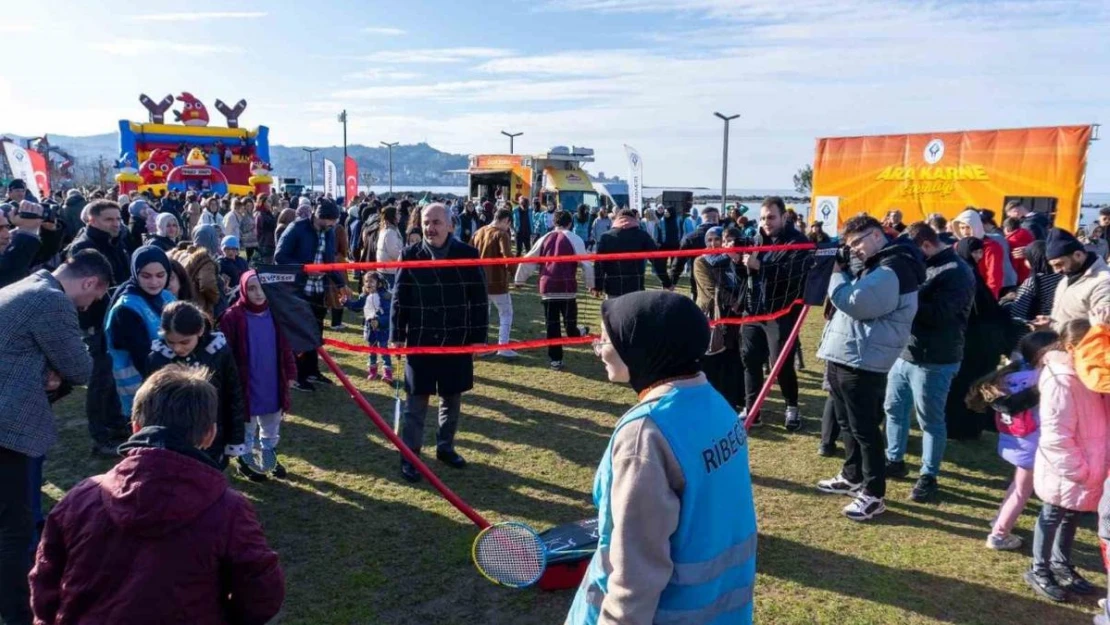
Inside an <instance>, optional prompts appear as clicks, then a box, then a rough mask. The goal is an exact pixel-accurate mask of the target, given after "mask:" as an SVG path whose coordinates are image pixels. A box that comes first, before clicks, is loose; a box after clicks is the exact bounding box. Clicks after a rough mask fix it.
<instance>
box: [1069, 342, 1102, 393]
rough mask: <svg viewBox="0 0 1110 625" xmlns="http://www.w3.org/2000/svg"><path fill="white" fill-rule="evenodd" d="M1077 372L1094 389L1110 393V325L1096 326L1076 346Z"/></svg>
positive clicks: (1084, 383) (1085, 383)
mask: <svg viewBox="0 0 1110 625" xmlns="http://www.w3.org/2000/svg"><path fill="white" fill-rule="evenodd" d="M1075 373H1076V375H1078V376H1079V379H1080V381H1082V382H1083V385H1084V386H1086V387H1087V388H1089V389H1091V390H1092V391H1096V392H1099V393H1110V326H1095V327H1093V328H1091V331H1090V332H1088V333H1087V336H1085V337H1083V340H1082V341H1080V342H1079V346H1078V347H1076V348H1075Z"/></svg>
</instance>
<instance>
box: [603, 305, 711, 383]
mask: <svg viewBox="0 0 1110 625" xmlns="http://www.w3.org/2000/svg"><path fill="white" fill-rule="evenodd" d="M601 323H602V324H604V326H605V333H606V334H608V335H609V340H610V341H611V342H612V344H613V348H614V349H616V350H617V354H618V355H619V356H620V357H621V360H623V361H624V363H625V364H626V365H628V373H629V383H630V384H631V385H632V388H633V390H635V391H636V392H637V393H639V392H641V391H643V390H644V389H646V388H648V387H650V386H651V385H653V384H655V383H657V382H660V381H662V380H666V379H670V378H677V377H682V376H690V375H695V374H697V373H698V372H700V371H701V364H700V362H699V359H700V358H701V357H702V356H703V355H704V354H705V350H706V349H707V348H708V347H709V322H708V321H706V319H705V315H704V314H702V312H701V310H699V309H698V306H697V304H695V303H694V300H692V299H690V298H688V297H685V296H683V295H678V294H676V293H671V292H668V291H639V292H636V293H629V294H627V295H622V296H620V297H618V298H615V299H610V300H606V301H605V302H603V303H602V304H601Z"/></svg>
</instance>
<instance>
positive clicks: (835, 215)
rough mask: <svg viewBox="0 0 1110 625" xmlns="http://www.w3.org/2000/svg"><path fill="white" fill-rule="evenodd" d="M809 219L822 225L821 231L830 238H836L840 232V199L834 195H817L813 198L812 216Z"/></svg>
mask: <svg viewBox="0 0 1110 625" xmlns="http://www.w3.org/2000/svg"><path fill="white" fill-rule="evenodd" d="M811 219H812V220H814V221H820V222H821V223H822V224H823V227H822V228H821V229H822V230H824V231H825V234H827V235H829V236H830V237H836V236H837V234H839V232H840V197H839V196H836V195H818V196H817V197H815V198H813V215H812V216H811Z"/></svg>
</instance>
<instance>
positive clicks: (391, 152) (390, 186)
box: [381, 141, 400, 195]
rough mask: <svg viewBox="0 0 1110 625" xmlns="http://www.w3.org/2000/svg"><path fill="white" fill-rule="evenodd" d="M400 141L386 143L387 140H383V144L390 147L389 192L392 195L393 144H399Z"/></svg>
mask: <svg viewBox="0 0 1110 625" xmlns="http://www.w3.org/2000/svg"><path fill="white" fill-rule="evenodd" d="M398 143H400V142H399V141H394V142H393V143H386V142H385V141H382V142H381V144H382V145H384V146H385V147H387V148H389V194H390V195H393V146H395V145H397V144H398Z"/></svg>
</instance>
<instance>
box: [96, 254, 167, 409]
mask: <svg viewBox="0 0 1110 625" xmlns="http://www.w3.org/2000/svg"><path fill="white" fill-rule="evenodd" d="M172 271H173V269H172V268H171V267H170V259H169V258H168V257H167V256H166V253H165V252H163V251H162V250H160V249H158V248H157V247H154V246H153V245H145V246H143V247H140V248H139V249H137V250H135V253H134V254H132V255H131V278H130V279H128V280H127V282H124V283H123V284H121V285H120V286H119V288H118V289H116V291H115V293H114V294H113V295H112V301H111V302H110V303H109V304H108V315H107V316H106V317H105V320H104V336H105V341H106V343H107V345H108V354H109V355H110V356H111V357H112V375H113V376H114V377H115V381H116V392H117V393H118V394H119V398H120V405H121V407H122V409H123V414H124V415H127V416H129V415H130V414H131V403H132V401H133V400H134V398H135V392H136V391H138V390H139V385H140V384H142V382H143V378H144V377H146V359H147V355H148V354H150V343H151V342H152V341H153V340H154V339H156V338H157V337H158V328H159V325H160V324H161V322H162V308H163V307H165V305H166V304H168V303H170V302H172V301H174V297H173V294H171V293H170V291H169V290H168V289H167V288H166V287H167V286H169V278H170V273H171V272H172Z"/></svg>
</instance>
